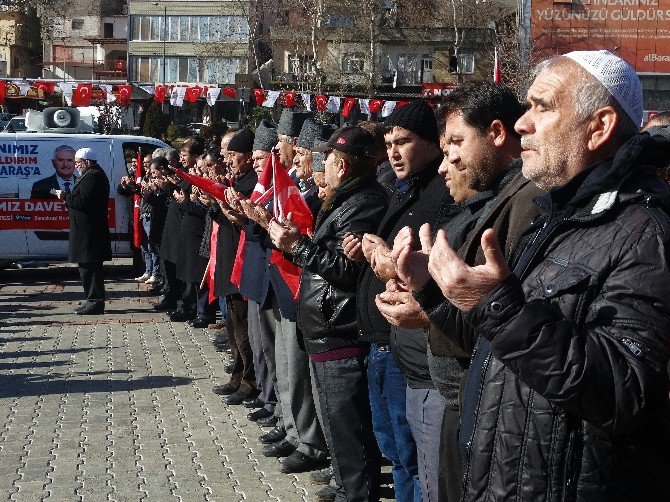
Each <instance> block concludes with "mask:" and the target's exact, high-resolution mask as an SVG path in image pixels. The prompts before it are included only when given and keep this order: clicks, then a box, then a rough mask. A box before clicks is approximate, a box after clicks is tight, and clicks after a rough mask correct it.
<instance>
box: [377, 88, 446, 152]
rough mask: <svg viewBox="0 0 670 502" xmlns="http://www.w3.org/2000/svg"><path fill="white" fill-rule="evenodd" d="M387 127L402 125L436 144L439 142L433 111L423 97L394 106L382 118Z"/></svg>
mask: <svg viewBox="0 0 670 502" xmlns="http://www.w3.org/2000/svg"><path fill="white" fill-rule="evenodd" d="M389 127H402V128H403V129H407V130H408V131H412V132H413V133H415V134H417V135H418V136H420V137H421V138H423V139H425V140H427V141H430V142H432V143H435V144H436V145H439V143H440V139H439V134H438V132H437V120H435V113H434V112H433V109H432V108H431V107H430V105H428V103H426V101H424V100H423V99H417V100H415V101H411V102H409V103H408V104H406V105H405V106H401V107H400V108H398V107H396V108H395V109H394V110H393V112H392V113H391V115H389V116H388V117H386V120H384V129H386V128H389Z"/></svg>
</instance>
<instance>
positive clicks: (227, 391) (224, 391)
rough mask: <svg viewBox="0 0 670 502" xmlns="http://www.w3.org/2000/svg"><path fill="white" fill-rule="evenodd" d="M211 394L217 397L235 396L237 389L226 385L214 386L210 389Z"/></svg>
mask: <svg viewBox="0 0 670 502" xmlns="http://www.w3.org/2000/svg"><path fill="white" fill-rule="evenodd" d="M212 392H214V394H218V395H219V396H230V395H231V394H235V393H236V392H237V389H236V388H235V387H233V386H232V385H230V384H229V383H227V384H225V385H215V386H214V387H212Z"/></svg>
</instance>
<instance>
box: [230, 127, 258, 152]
mask: <svg viewBox="0 0 670 502" xmlns="http://www.w3.org/2000/svg"><path fill="white" fill-rule="evenodd" d="M253 148H254V132H253V131H252V130H251V129H241V130H239V131H237V132H236V133H235V136H233V137H232V138H231V139H230V143H228V151H229V152H238V153H251V152H252V151H253Z"/></svg>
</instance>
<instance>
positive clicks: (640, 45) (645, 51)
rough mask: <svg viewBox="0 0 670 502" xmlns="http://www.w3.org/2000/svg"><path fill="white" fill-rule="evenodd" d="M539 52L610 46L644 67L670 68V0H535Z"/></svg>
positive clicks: (647, 69)
mask: <svg viewBox="0 0 670 502" xmlns="http://www.w3.org/2000/svg"><path fill="white" fill-rule="evenodd" d="M531 10H532V14H531V30H532V37H531V44H532V48H533V51H534V52H535V54H536V55H537V56H538V57H539V58H543V57H546V56H549V55H552V54H559V53H560V54H562V53H565V52H569V51H575V50H598V49H607V50H609V51H610V52H613V53H615V54H617V55H619V56H620V57H622V58H623V59H625V60H626V61H627V62H628V63H629V64H630V65H632V66H633V68H635V70H636V71H637V72H638V73H667V74H670V0H575V1H569V0H565V1H560V0H533V1H532V3H531Z"/></svg>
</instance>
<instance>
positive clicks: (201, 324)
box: [188, 317, 212, 328]
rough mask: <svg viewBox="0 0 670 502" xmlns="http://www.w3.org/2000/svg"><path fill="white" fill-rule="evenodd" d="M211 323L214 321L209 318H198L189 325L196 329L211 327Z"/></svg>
mask: <svg viewBox="0 0 670 502" xmlns="http://www.w3.org/2000/svg"><path fill="white" fill-rule="evenodd" d="M211 322H212V320H211V319H208V318H207V317H196V318H195V319H193V320H192V321H189V322H188V323H189V324H190V325H191V326H192V327H194V328H206V327H207V326H209V325H210V323H211Z"/></svg>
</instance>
